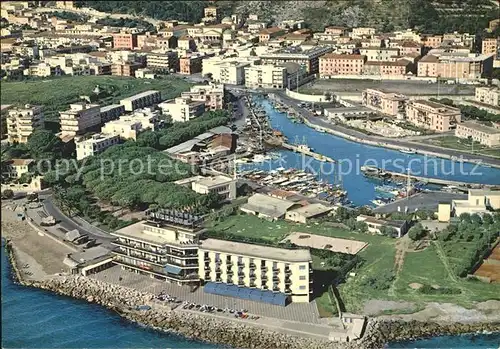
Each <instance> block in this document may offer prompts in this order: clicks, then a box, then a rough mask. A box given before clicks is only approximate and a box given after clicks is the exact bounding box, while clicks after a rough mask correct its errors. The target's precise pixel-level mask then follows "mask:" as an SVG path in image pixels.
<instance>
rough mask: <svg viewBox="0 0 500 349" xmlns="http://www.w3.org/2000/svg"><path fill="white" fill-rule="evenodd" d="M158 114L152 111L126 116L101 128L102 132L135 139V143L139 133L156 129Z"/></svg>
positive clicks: (137, 112)
mask: <svg viewBox="0 0 500 349" xmlns="http://www.w3.org/2000/svg"><path fill="white" fill-rule="evenodd" d="M158 114H159V113H158V112H152V111H150V110H144V111H136V112H134V113H133V114H132V115H124V116H121V117H120V118H119V119H118V120H112V121H109V122H106V123H105V124H104V126H103V127H102V128H101V132H102V133H105V134H114V135H117V136H120V138H121V139H133V140H134V141H135V140H137V136H138V135H139V133H141V132H143V131H146V130H152V131H154V130H155V129H156V127H157V125H158Z"/></svg>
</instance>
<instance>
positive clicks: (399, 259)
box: [388, 236, 410, 297]
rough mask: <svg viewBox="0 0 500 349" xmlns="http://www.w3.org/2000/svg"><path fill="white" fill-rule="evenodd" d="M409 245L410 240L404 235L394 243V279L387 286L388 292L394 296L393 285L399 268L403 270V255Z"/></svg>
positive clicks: (399, 270)
mask: <svg viewBox="0 0 500 349" xmlns="http://www.w3.org/2000/svg"><path fill="white" fill-rule="evenodd" d="M409 245H410V240H409V239H408V237H406V236H404V237H402V238H400V239H399V240H398V241H397V242H396V245H395V248H396V256H395V258H394V273H395V277H394V281H393V282H392V284H391V287H390V288H389V291H388V294H389V296H391V297H394V296H396V291H395V285H396V282H397V281H398V277H399V273H400V272H401V270H403V265H404V261H405V255H406V252H407V251H408V247H409Z"/></svg>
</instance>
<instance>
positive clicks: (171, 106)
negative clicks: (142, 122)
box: [158, 97, 205, 122]
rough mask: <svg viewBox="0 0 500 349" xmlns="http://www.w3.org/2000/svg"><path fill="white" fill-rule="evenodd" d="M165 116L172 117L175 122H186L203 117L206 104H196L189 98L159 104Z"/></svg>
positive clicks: (179, 98)
mask: <svg viewBox="0 0 500 349" xmlns="http://www.w3.org/2000/svg"><path fill="white" fill-rule="evenodd" d="M158 107H160V108H161V110H162V112H163V114H165V115H170V117H171V118H172V121H173V122H185V121H189V120H191V119H194V118H196V117H198V116H201V115H202V114H203V113H204V112H205V103H204V102H196V101H193V100H192V99H191V98H188V97H177V98H176V99H173V100H169V101H166V102H163V103H160V104H158Z"/></svg>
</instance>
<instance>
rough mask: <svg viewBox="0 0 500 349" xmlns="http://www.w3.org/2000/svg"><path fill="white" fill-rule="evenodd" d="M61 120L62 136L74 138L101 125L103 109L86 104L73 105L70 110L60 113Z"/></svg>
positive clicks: (96, 105) (97, 105) (95, 105)
mask: <svg viewBox="0 0 500 349" xmlns="http://www.w3.org/2000/svg"><path fill="white" fill-rule="evenodd" d="M59 119H60V122H61V136H63V137H64V136H71V137H74V136H76V135H79V134H83V133H85V132H88V131H89V130H91V129H92V128H94V127H97V126H99V125H100V124H101V107H100V106H99V104H88V103H86V102H79V103H73V104H70V106H69V109H68V110H66V111H62V112H59Z"/></svg>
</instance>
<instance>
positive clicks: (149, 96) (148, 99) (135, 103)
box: [120, 90, 161, 111]
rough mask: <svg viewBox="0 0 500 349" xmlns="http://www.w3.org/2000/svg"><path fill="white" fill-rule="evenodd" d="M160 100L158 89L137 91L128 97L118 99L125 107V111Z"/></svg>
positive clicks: (148, 105)
mask: <svg viewBox="0 0 500 349" xmlns="http://www.w3.org/2000/svg"><path fill="white" fill-rule="evenodd" d="M160 102H161V93H160V91H155V90H150V91H145V92H142V93H138V94H136V95H134V96H131V97H128V98H124V99H122V100H121V101H120V104H121V105H123V106H124V107H125V111H134V110H136V109H140V108H145V107H150V106H152V105H154V104H158V103H160Z"/></svg>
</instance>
